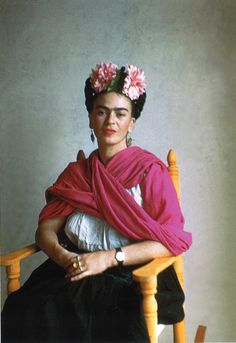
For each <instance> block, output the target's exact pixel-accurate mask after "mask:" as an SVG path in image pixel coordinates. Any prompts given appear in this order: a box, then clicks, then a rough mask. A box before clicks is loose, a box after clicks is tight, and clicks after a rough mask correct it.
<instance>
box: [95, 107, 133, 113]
mask: <svg viewBox="0 0 236 343" xmlns="http://www.w3.org/2000/svg"><path fill="white" fill-rule="evenodd" d="M99 108H101V109H103V110H106V111H126V112H129V110H128V109H127V108H125V107H114V108H110V107H107V106H104V105H97V106H96V109H99Z"/></svg>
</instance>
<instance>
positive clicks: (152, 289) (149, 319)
mask: <svg viewBox="0 0 236 343" xmlns="http://www.w3.org/2000/svg"><path fill="white" fill-rule="evenodd" d="M140 288H141V293H142V295H143V312H144V317H145V321H146V325H147V329H148V335H149V338H150V342H151V343H157V330H156V328H157V301H156V298H155V294H156V292H157V278H156V277H153V278H152V279H151V280H150V279H149V280H148V281H140Z"/></svg>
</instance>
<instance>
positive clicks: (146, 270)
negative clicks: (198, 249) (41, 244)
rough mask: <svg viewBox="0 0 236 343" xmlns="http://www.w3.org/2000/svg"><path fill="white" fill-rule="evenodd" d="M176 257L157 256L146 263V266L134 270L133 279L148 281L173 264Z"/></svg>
mask: <svg viewBox="0 0 236 343" xmlns="http://www.w3.org/2000/svg"><path fill="white" fill-rule="evenodd" d="M176 259H177V257H176V256H168V257H157V258H155V259H154V260H152V261H151V262H149V263H147V264H145V266H143V267H140V268H138V269H135V270H134V271H133V279H134V280H135V281H138V282H147V281H149V280H151V279H153V278H155V277H156V276H157V275H158V274H159V273H160V272H162V271H163V270H165V269H166V268H167V267H169V266H170V265H171V264H173V263H174V262H175V261H176Z"/></svg>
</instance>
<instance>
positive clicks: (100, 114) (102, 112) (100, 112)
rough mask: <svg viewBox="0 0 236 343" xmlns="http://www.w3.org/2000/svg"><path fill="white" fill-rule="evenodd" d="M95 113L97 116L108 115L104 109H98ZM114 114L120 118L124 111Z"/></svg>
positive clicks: (124, 114) (123, 115)
mask: <svg viewBox="0 0 236 343" xmlns="http://www.w3.org/2000/svg"><path fill="white" fill-rule="evenodd" d="M97 114H98V115H99V116H105V115H108V112H106V111H98V112H97ZM116 116H117V117H118V118H120V117H125V116H126V113H124V112H116Z"/></svg>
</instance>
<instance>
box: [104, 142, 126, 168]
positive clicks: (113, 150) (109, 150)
mask: <svg viewBox="0 0 236 343" xmlns="http://www.w3.org/2000/svg"><path fill="white" fill-rule="evenodd" d="M126 148H127V146H126V145H125V146H123V145H122V146H120V147H117V146H116V145H115V146H109V147H105V148H102V147H98V151H99V157H100V160H101V161H102V163H103V164H107V162H108V161H109V160H110V159H111V158H112V157H113V156H115V155H116V154H117V153H118V152H120V151H122V150H124V149H126Z"/></svg>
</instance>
